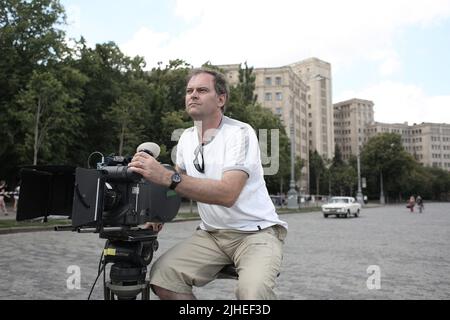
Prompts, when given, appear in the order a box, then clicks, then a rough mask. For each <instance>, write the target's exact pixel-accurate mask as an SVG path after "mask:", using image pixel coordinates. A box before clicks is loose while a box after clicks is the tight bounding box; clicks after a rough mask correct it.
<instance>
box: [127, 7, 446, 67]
mask: <svg viewBox="0 0 450 320" xmlns="http://www.w3.org/2000/svg"><path fill="white" fill-rule="evenodd" d="M174 16H176V17H178V18H179V19H180V23H183V24H185V26H186V28H185V29H184V30H183V31H181V32H178V33H177V34H170V35H169V36H168V38H166V39H165V40H166V41H163V42H162V41H160V42H158V39H154V38H153V36H154V35H155V34H156V33H154V32H153V31H151V30H149V29H147V32H142V29H141V30H139V31H137V32H136V34H135V35H134V37H133V39H132V40H130V41H129V42H127V43H125V44H124V45H121V47H124V48H125V50H129V52H127V51H126V53H133V54H140V55H144V56H145V57H146V60H147V62H148V65H149V67H152V66H154V65H155V63H156V62H157V61H167V60H169V59H173V58H183V59H185V60H186V61H187V62H189V63H191V64H193V65H195V66H199V65H201V64H202V63H204V62H205V61H208V60H210V61H211V62H212V63H217V64H222V63H223V64H225V63H237V62H244V61H248V62H249V64H250V65H253V66H255V67H272V66H280V65H285V64H289V63H292V62H295V61H298V60H301V59H304V58H306V57H310V56H317V57H320V58H321V59H323V60H326V61H329V62H331V63H332V64H333V66H334V67H336V68H339V67H340V66H341V65H346V64H351V63H352V62H354V61H355V60H370V59H373V52H375V51H383V52H390V54H389V55H388V56H385V57H384V58H383V59H381V60H380V61H379V65H380V72H381V74H390V73H393V72H395V71H396V70H398V68H399V67H400V66H401V63H400V61H399V60H398V58H396V53H395V50H394V45H393V43H394V42H395V36H396V35H399V34H400V33H401V32H402V30H404V29H405V28H407V27H410V26H413V25H414V26H415V25H419V26H422V27H429V26H432V25H434V24H437V23H439V22H440V21H442V19H446V18H448V17H450V1H449V0H434V1H428V0H413V1H411V0H395V1H391V0H377V1H369V0H365V1H360V0H339V1H330V0H315V1H290V0H277V1H273V0H271V1H265V0H258V1H252V0H246V1H242V0H228V1H226V2H224V1H215V0H209V1H206V0H194V1H193V0H178V1H177V2H176V6H175V8H174ZM149 34H150V35H152V34H153V36H149ZM153 41H154V42H153Z"/></svg>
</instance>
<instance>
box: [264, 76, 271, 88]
mask: <svg viewBox="0 0 450 320" xmlns="http://www.w3.org/2000/svg"><path fill="white" fill-rule="evenodd" d="M265 84H266V86H271V85H272V78H270V77H266V80H265Z"/></svg>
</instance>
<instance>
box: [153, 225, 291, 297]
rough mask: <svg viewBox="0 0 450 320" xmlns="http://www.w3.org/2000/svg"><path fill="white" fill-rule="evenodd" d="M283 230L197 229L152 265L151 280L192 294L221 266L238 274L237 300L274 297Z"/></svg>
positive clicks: (210, 279)
mask: <svg viewBox="0 0 450 320" xmlns="http://www.w3.org/2000/svg"><path fill="white" fill-rule="evenodd" d="M286 233H287V232H286V229H285V228H284V227H282V226H279V225H275V226H272V227H269V228H266V229H262V230H260V231H244V232H243V231H235V230H217V231H204V230H200V229H198V230H196V231H195V233H194V234H193V235H192V236H191V237H190V238H189V239H187V240H186V241H183V242H181V243H179V244H177V245H175V246H174V247H172V248H171V249H169V250H168V251H166V252H165V253H164V254H163V255H162V256H161V257H159V259H157V260H156V261H155V263H154V264H153V265H152V268H151V271H150V283H151V284H152V285H157V286H159V287H162V288H165V289H167V290H170V291H174V292H177V293H192V286H197V287H201V286H204V285H206V284H207V283H209V282H211V281H212V280H214V279H215V278H216V277H217V274H218V272H219V271H220V270H221V269H222V267H223V266H224V265H227V264H232V263H234V265H235V266H236V268H237V272H238V274H239V280H238V286H237V290H236V295H237V299H242V300H244V299H245V300H246V299H254V300H260V299H276V295H275V293H274V291H273V288H274V287H275V280H276V278H277V275H278V274H279V270H280V267H281V260H282V257H283V252H282V246H283V243H284V239H285V237H286Z"/></svg>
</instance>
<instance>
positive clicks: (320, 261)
mask: <svg viewBox="0 0 450 320" xmlns="http://www.w3.org/2000/svg"><path fill="white" fill-rule="evenodd" d="M282 219H284V220H286V221H287V222H288V223H289V233H288V237H287V239H286V244H285V252H284V260H283V267H282V271H281V275H280V277H279V278H278V281H277V287H276V291H277V293H278V296H279V298H280V299H305V300H310V299H449V298H450V274H449V273H450V250H449V243H450V204H449V203H433V204H426V210H425V212H424V213H422V214H419V213H417V212H415V213H409V211H408V209H406V208H405V206H403V205H402V206H400V205H398V206H386V207H379V208H370V209H368V208H366V209H363V211H362V215H361V217H359V218H351V219H336V218H328V219H325V218H323V216H322V215H321V213H320V212H315V213H303V214H286V215H282ZM197 224H198V221H188V222H177V223H169V224H166V226H165V228H164V229H163V231H162V232H161V234H160V236H159V243H160V248H159V250H158V251H157V252H156V253H155V256H156V257H157V256H159V255H161V254H162V253H163V252H165V251H166V250H167V249H168V248H169V247H171V246H172V245H174V244H175V243H177V242H178V241H180V240H182V239H183V238H186V237H187V236H188V235H189V234H190V233H191V232H192V231H193V230H194V229H195V227H196V225H197ZM104 241H105V240H102V239H99V238H98V235H96V234H76V233H72V232H52V231H50V232H49V231H46V232H33V233H21V234H6V235H0V270H1V274H0V299H68V300H69V299H70V300H74V299H81V300H84V299H86V298H87V297H88V295H89V291H90V288H91V286H92V284H93V282H94V280H95V277H96V275H97V268H98V260H99V258H100V254H101V252H102V249H103V245H104ZM72 265H76V266H79V267H80V270H81V289H72V290H69V289H67V285H66V280H67V278H68V277H69V276H70V274H69V273H68V272H67V269H68V267H69V266H72ZM373 265H375V266H378V268H379V271H380V279H381V282H380V288H379V289H368V285H367V282H368V279H369V278H370V279H372V278H373V277H374V276H375V275H372V274H371V273H368V268H369V266H373ZM370 270H372V269H370ZM371 272H372V271H371ZM369 283H370V284H374V283H376V282H373V281H369ZM235 285H236V281H234V280H216V281H214V282H212V283H210V284H208V285H206V286H205V287H202V288H196V289H195V291H194V292H195V294H196V295H197V297H198V298H199V299H235V297H234V287H235ZM102 286H103V285H102V281H101V279H100V280H99V283H97V285H96V287H95V289H94V291H93V294H92V299H103V295H102V292H103V288H102ZM151 298H152V299H154V298H156V297H155V296H154V295H153V294H152V296H151Z"/></svg>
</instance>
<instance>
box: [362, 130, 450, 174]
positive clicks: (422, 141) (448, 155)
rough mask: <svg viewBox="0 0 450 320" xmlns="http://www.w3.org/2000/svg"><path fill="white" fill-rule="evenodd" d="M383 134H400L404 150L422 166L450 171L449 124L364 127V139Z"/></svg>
mask: <svg viewBox="0 0 450 320" xmlns="http://www.w3.org/2000/svg"><path fill="white" fill-rule="evenodd" d="M385 132H391V133H398V134H400V135H401V136H402V143H403V147H404V148H405V150H406V151H407V152H409V153H410V154H411V155H412V156H413V157H414V158H415V159H416V160H417V161H418V162H420V163H421V164H422V165H424V166H428V167H436V168H441V169H444V170H447V171H450V124H445V123H426V122H424V123H421V124H413V125H412V126H409V125H408V123H407V122H406V123H403V124H400V123H395V124H390V123H380V122H375V123H373V124H370V125H368V126H367V127H366V138H367V139H369V138H370V137H373V136H374V135H377V134H380V133H385Z"/></svg>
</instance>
